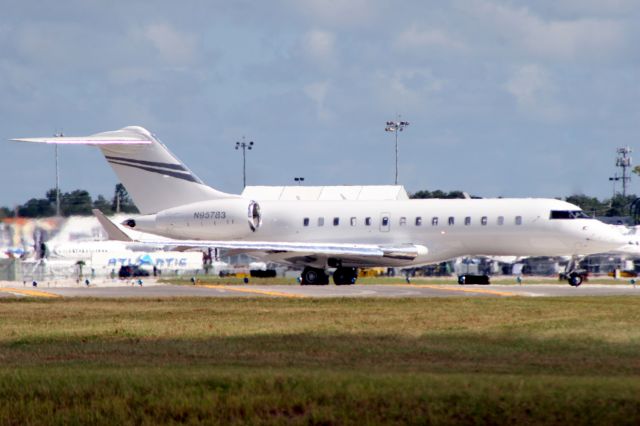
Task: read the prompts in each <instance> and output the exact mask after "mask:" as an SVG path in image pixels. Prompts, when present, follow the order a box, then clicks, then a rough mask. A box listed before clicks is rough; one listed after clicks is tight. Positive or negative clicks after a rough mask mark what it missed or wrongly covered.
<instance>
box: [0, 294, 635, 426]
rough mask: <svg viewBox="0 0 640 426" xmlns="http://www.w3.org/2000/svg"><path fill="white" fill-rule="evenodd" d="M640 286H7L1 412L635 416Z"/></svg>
mask: <svg viewBox="0 0 640 426" xmlns="http://www.w3.org/2000/svg"><path fill="white" fill-rule="evenodd" d="M639 421H640V299H639V298H635V297H627V298H603V297H601V298H586V297H585V298H571V299H561V298H553V299H551V298H549V299H543V298H535V299H533V298H455V299H446V298H444V299H443V298H439V299H403V300H397V299H320V300H314V299H303V300H294V299H273V298H243V299H227V298H219V299H199V298H192V299H162V300H109V299H57V300H41V299H37V300H36V299H21V300H11V299H0V424H15V425H23V424H42V423H46V424H86V423H91V424H156V423H218V424H234V423H235V424H239V423H252V424H378V423H420V424H430V423H431V424H460V423H463V424H468V423H475V424H477V423H489V424H542V423H544V424H565V425H566V424H572V425H573V424H638V422H639Z"/></svg>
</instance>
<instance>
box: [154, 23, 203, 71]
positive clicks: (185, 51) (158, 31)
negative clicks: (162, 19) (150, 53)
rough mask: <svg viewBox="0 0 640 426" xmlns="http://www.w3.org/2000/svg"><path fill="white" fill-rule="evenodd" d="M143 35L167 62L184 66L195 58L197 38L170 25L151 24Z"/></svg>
mask: <svg viewBox="0 0 640 426" xmlns="http://www.w3.org/2000/svg"><path fill="white" fill-rule="evenodd" d="M142 34H143V37H144V38H145V39H146V40H148V41H149V42H151V44H152V45H153V47H154V48H155V49H156V50H157V51H158V53H159V54H160V56H161V57H162V59H164V60H165V61H166V62H169V63H172V64H183V63H189V62H191V61H193V59H194V58H195V55H196V41H195V37H194V36H192V35H190V34H184V33H180V32H179V31H177V30H176V29H174V28H173V27H172V26H170V25H168V24H165V23H155V24H150V25H148V26H146V27H145V28H144V29H143V31H142Z"/></svg>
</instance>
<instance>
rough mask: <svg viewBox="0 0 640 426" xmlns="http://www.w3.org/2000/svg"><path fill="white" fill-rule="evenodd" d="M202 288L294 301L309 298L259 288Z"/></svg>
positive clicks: (224, 286)
mask: <svg viewBox="0 0 640 426" xmlns="http://www.w3.org/2000/svg"><path fill="white" fill-rule="evenodd" d="M200 287H207V288H217V289H222V290H231V291H237V292H239V293H253V294H263V295H265V296H277V297H289V298H292V299H304V298H306V297H307V296H304V295H302V294H295V293H284V292H281V291H270V290H260V289H258V288H254V289H251V288H244V287H242V288H240V287H231V286H228V285H202V286H200Z"/></svg>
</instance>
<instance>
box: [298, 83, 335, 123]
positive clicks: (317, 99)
mask: <svg viewBox="0 0 640 426" xmlns="http://www.w3.org/2000/svg"><path fill="white" fill-rule="evenodd" d="M329 86H330V85H329V82H328V81H319V82H315V83H311V84H308V85H306V86H304V93H305V95H307V97H308V98H309V99H311V100H312V101H313V102H314V104H315V106H316V114H317V117H318V119H319V120H320V121H327V120H330V119H331V118H332V117H333V113H332V112H331V111H329V110H328V109H327V108H326V106H325V100H326V98H327V91H328V90H329Z"/></svg>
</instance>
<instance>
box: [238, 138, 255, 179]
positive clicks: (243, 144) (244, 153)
mask: <svg viewBox="0 0 640 426" xmlns="http://www.w3.org/2000/svg"><path fill="white" fill-rule="evenodd" d="M253 145H254V144H253V141H250V142H246V141H245V137H244V136H243V137H242V142H236V149H237V150H238V149H240V148H242V188H243V189H244V188H246V187H247V158H246V156H247V150H252V149H253Z"/></svg>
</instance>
